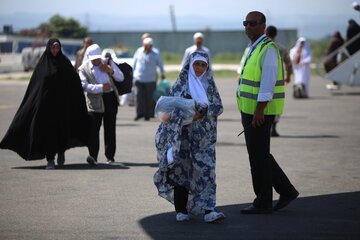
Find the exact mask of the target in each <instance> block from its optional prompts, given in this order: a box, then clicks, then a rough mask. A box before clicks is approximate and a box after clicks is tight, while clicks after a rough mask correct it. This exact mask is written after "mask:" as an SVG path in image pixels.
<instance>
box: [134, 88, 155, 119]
mask: <svg viewBox="0 0 360 240" xmlns="http://www.w3.org/2000/svg"><path fill="white" fill-rule="evenodd" d="M135 86H136V88H137V95H136V116H137V117H145V119H149V118H151V117H153V116H154V108H155V101H154V99H153V93H154V91H155V88H156V82H149V83H143V82H139V81H136V82H135Z"/></svg>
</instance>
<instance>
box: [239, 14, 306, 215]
mask: <svg viewBox="0 0 360 240" xmlns="http://www.w3.org/2000/svg"><path fill="white" fill-rule="evenodd" d="M243 25H244V26H245V31H246V35H247V36H248V38H249V39H250V41H251V43H250V44H249V47H248V48H246V50H245V53H244V58H245V59H244V61H242V66H241V72H240V81H239V87H238V90H237V93H236V95H237V96H236V97H237V103H238V107H239V111H240V112H241V118H242V124H243V127H244V133H245V141H246V147H247V150H248V154H249V160H250V166H251V175H252V182H253V187H254V191H255V195H256V198H255V200H254V201H253V203H252V204H251V205H250V206H249V207H247V208H244V209H242V210H241V213H243V214H265V213H272V211H273V210H274V211H276V210H279V209H282V208H284V207H285V206H287V205H288V204H289V203H290V202H291V201H293V200H294V199H296V198H297V197H298V195H299V192H298V191H297V190H296V189H295V187H294V186H293V185H292V184H291V183H290V181H289V179H288V177H287V176H286V175H285V173H284V172H283V171H282V169H281V168H280V166H279V165H278V164H277V163H276V161H275V159H274V157H273V156H272V155H271V153H270V128H271V125H272V123H273V121H274V117H275V115H280V114H282V113H283V110H284V100H285V91H284V90H285V89H284V76H283V75H284V74H283V65H282V62H281V56H280V53H279V49H278V47H277V45H276V44H275V43H274V42H273V41H271V39H269V38H268V37H266V35H265V34H264V32H265V28H266V18H265V15H264V14H263V13H261V12H257V11H253V12H250V13H248V14H247V16H246V20H245V21H244V22H243ZM272 187H274V189H275V191H276V192H278V193H279V194H280V198H279V201H278V202H277V204H276V205H275V206H274V207H272V200H273V195H272Z"/></svg>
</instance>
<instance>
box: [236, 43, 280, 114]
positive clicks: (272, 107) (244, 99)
mask: <svg viewBox="0 0 360 240" xmlns="http://www.w3.org/2000/svg"><path fill="white" fill-rule="evenodd" d="M269 46H273V47H275V49H276V50H277V55H278V74H277V77H276V80H277V81H276V84H275V88H274V94H273V99H272V101H271V102H268V104H267V105H266V108H265V110H264V114H265V115H279V114H282V113H283V111H284V103H285V87H284V70H283V65H282V60H281V56H280V52H279V48H278V47H277V46H276V44H275V43H274V42H273V41H271V40H270V39H269V38H267V37H265V38H264V39H263V40H262V41H260V42H259V44H258V45H257V46H256V47H255V49H254V50H253V52H252V54H251V56H250V57H249V58H248V59H247V61H244V63H243V65H242V66H241V69H242V71H241V73H240V74H241V75H240V79H241V81H240V85H239V87H238V90H237V93H236V99H237V103H238V108H239V111H241V112H243V113H247V114H251V115H253V114H254V113H255V109H256V106H257V103H258V102H257V98H258V94H259V90H260V82H261V75H262V70H261V59H262V57H263V55H264V53H265V52H266V50H267V49H268V47H269ZM249 51H250V48H246V49H245V53H244V57H247V56H248V54H249Z"/></svg>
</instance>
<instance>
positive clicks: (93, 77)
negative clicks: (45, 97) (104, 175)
mask: <svg viewBox="0 0 360 240" xmlns="http://www.w3.org/2000/svg"><path fill="white" fill-rule="evenodd" d="M85 57H86V58H87V59H89V60H87V61H85V62H84V63H83V64H82V65H81V66H80V67H79V75H80V79H81V84H82V87H83V89H84V91H85V96H86V103H87V109H88V115H89V117H90V127H89V128H88V132H89V138H90V139H89V146H88V150H89V156H88V157H87V158H86V161H87V162H88V163H89V164H90V165H92V166H94V165H96V164H97V162H98V161H97V160H98V154H99V145H100V144H99V142H100V140H99V132H100V127H101V124H102V122H104V143H105V157H106V159H107V163H108V164H112V163H114V162H115V159H114V156H115V152H116V114H117V112H118V105H119V94H118V91H117V88H116V87H115V85H114V82H113V81H118V82H121V81H123V80H124V74H123V73H122V72H121V70H120V69H119V68H118V67H117V66H116V64H115V63H114V62H113V61H111V60H109V59H105V58H102V56H101V50H100V47H99V45H97V44H93V45H90V46H89V47H88V48H87V50H86V56H85Z"/></svg>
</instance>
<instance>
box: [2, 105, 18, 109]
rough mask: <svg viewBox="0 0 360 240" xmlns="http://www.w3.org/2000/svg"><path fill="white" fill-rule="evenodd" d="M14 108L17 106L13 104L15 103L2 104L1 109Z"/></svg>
mask: <svg viewBox="0 0 360 240" xmlns="http://www.w3.org/2000/svg"><path fill="white" fill-rule="evenodd" d="M12 108H15V106H13V105H0V110H1V109H12Z"/></svg>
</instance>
